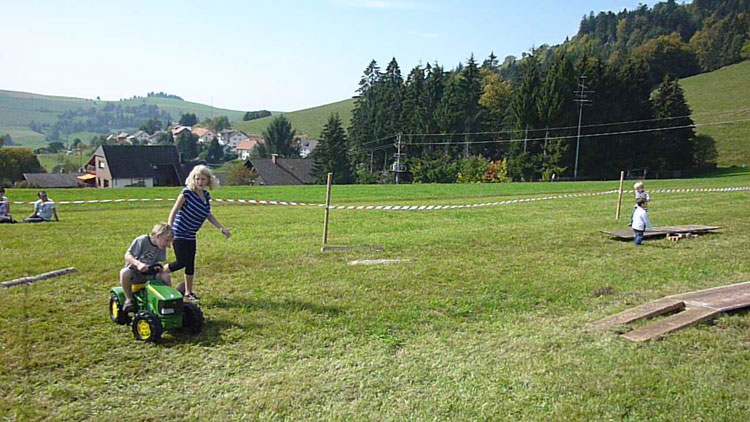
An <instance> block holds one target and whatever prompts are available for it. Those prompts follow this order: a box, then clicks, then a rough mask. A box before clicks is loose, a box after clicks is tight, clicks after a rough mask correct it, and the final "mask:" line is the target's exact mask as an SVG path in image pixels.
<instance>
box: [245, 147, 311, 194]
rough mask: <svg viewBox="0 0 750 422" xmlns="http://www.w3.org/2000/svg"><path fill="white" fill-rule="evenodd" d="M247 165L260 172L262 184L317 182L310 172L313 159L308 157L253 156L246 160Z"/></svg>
mask: <svg viewBox="0 0 750 422" xmlns="http://www.w3.org/2000/svg"><path fill="white" fill-rule="evenodd" d="M245 167H247V168H249V169H251V170H253V169H254V170H255V171H256V172H257V173H258V179H259V182H260V184H262V185H268V186H279V185H307V184H312V183H315V179H314V178H313V177H312V175H311V174H310V173H311V172H312V160H310V159H306V158H278V156H277V155H276V154H273V155H272V156H271V158H251V159H249V160H247V161H245Z"/></svg>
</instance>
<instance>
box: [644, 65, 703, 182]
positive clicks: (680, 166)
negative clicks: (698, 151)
mask: <svg viewBox="0 0 750 422" xmlns="http://www.w3.org/2000/svg"><path fill="white" fill-rule="evenodd" d="M652 106H653V109H654V117H656V118H657V119H666V120H661V122H662V123H661V126H662V127H677V128H679V129H669V130H663V131H660V132H657V134H656V138H657V145H656V146H655V147H654V148H653V153H654V154H655V156H656V157H657V158H658V160H659V161H658V163H659V167H658V168H659V169H660V170H686V169H689V168H690V167H691V165H692V159H693V151H692V142H691V140H692V138H694V137H695V130H694V129H693V127H691V126H692V125H693V120H692V119H691V118H690V108H689V107H688V105H687V102H686V101H685V94H684V93H683V91H682V88H681V87H680V84H679V82H678V81H677V79H673V78H671V77H670V76H669V75H667V76H666V77H665V78H664V82H663V83H662V84H661V86H660V87H659V89H657V90H656V92H655V93H654V96H653V99H652Z"/></svg>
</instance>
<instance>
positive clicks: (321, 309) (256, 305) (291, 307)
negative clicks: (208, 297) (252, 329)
mask: <svg viewBox="0 0 750 422" xmlns="http://www.w3.org/2000/svg"><path fill="white" fill-rule="evenodd" d="M211 306H212V307H216V308H222V309H247V310H265V311H274V312H277V311H284V312H289V311H291V312H301V311H307V312H312V313H315V314H325V315H328V316H337V315H340V314H341V313H342V312H343V311H342V310H341V309H340V308H336V307H333V306H324V305H317V304H314V303H308V302H301V301H298V300H283V301H280V302H275V301H269V300H263V299H251V300H243V299H239V298H236V299H235V298H232V299H218V300H216V301H214V302H212V303H211Z"/></svg>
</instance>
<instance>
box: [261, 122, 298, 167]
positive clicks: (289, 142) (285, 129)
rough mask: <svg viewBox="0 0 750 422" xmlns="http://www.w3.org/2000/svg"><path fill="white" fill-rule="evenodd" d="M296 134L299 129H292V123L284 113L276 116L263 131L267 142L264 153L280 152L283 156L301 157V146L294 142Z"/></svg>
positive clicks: (267, 154) (266, 154)
mask: <svg viewBox="0 0 750 422" xmlns="http://www.w3.org/2000/svg"><path fill="white" fill-rule="evenodd" d="M296 135H297V131H296V130H293V129H292V123H291V122H290V121H289V119H287V118H286V116H284V115H283V114H282V115H280V116H278V117H275V118H274V119H273V120H271V123H270V124H269V125H268V127H267V128H266V130H265V131H264V132H263V139H265V140H266V142H265V145H264V147H263V148H262V150H263V151H262V154H264V156H270V155H271V154H278V155H279V157H282V158H295V157H299V146H298V145H297V144H295V142H294V141H295V137H296ZM262 156H263V155H262Z"/></svg>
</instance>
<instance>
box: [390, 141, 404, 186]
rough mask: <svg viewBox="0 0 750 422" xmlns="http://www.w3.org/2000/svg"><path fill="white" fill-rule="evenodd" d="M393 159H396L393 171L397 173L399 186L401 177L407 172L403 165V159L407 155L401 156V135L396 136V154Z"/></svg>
mask: <svg viewBox="0 0 750 422" xmlns="http://www.w3.org/2000/svg"><path fill="white" fill-rule="evenodd" d="M393 157H394V158H396V161H395V162H394V163H393V171H394V172H395V173H396V184H397V185H398V181H399V176H400V175H401V172H403V171H404V170H405V166H404V165H403V164H401V159H402V158H406V154H401V133H399V134H398V135H396V153H395V154H393Z"/></svg>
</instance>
